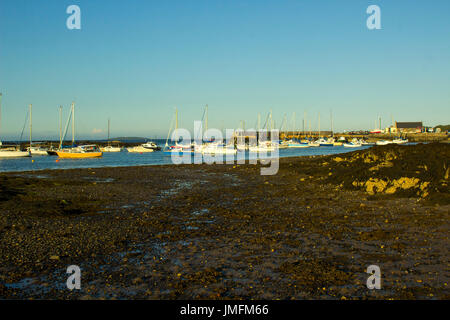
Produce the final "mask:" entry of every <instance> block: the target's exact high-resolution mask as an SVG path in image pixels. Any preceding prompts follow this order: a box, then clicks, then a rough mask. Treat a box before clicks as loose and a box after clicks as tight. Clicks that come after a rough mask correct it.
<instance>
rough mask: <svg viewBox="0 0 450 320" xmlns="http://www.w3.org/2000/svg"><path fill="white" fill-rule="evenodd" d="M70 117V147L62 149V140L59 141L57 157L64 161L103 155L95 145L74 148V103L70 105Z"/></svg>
mask: <svg viewBox="0 0 450 320" xmlns="http://www.w3.org/2000/svg"><path fill="white" fill-rule="evenodd" d="M71 115H72V147H71V148H62V140H61V145H60V149H59V150H58V151H56V153H57V155H58V156H59V157H60V158H64V159H86V158H99V157H101V156H102V155H103V152H102V151H101V150H100V149H99V148H98V146H97V145H95V144H90V145H83V146H75V103H72V110H71ZM69 119H70V115H69ZM68 123H69V122H68V121H67V124H68ZM65 131H66V132H65V133H67V125H66V130H65ZM65 133H64V136H65Z"/></svg>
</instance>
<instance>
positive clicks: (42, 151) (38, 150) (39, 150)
mask: <svg viewBox="0 0 450 320" xmlns="http://www.w3.org/2000/svg"><path fill="white" fill-rule="evenodd" d="M27 150H28V151H29V152H30V154H31V155H32V156H48V149H47V148H44V147H28V148H27Z"/></svg>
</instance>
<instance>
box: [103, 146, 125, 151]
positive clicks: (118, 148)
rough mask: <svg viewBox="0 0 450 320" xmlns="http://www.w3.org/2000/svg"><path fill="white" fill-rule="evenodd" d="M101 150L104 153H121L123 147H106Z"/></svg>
mask: <svg viewBox="0 0 450 320" xmlns="http://www.w3.org/2000/svg"><path fill="white" fill-rule="evenodd" d="M100 150H101V151H102V152H120V151H122V148H121V147H113V146H106V147H102V148H100Z"/></svg>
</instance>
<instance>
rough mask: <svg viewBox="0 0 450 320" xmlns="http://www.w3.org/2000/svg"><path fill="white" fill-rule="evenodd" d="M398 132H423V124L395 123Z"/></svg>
mask: <svg viewBox="0 0 450 320" xmlns="http://www.w3.org/2000/svg"><path fill="white" fill-rule="evenodd" d="M395 128H396V129H397V132H422V128H423V123H422V121H421V122H397V121H396V122H395Z"/></svg>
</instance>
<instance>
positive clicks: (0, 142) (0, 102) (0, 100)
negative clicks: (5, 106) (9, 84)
mask: <svg viewBox="0 0 450 320" xmlns="http://www.w3.org/2000/svg"><path fill="white" fill-rule="evenodd" d="M1 124H2V93H1V92H0V128H1ZM0 145H2V141H1V140H0Z"/></svg>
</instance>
